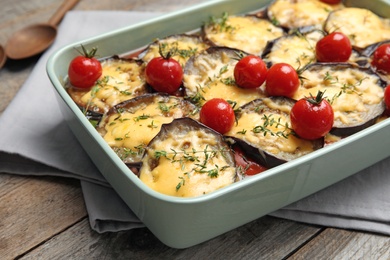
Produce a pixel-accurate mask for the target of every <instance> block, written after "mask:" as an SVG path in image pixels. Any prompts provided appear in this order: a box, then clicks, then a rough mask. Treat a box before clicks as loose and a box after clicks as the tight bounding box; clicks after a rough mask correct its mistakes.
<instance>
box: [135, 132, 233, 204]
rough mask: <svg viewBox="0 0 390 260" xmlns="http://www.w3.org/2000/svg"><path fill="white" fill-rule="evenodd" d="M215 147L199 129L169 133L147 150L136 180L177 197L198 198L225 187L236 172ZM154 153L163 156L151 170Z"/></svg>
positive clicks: (214, 140) (210, 135)
mask: <svg viewBox="0 0 390 260" xmlns="http://www.w3.org/2000/svg"><path fill="white" fill-rule="evenodd" d="M216 145H217V141H216V138H215V135H214V134H210V133H207V132H205V131H203V130H197V131H189V132H184V133H183V132H179V133H174V134H172V133H169V134H168V136H167V137H166V138H164V139H163V140H158V141H156V142H154V143H153V145H152V147H151V148H152V149H148V151H147V155H146V156H145V158H144V160H143V165H144V167H142V168H141V171H140V179H141V181H143V182H144V183H145V184H146V185H147V186H149V187H150V188H152V189H153V190H155V191H158V192H160V193H163V194H166V195H171V196H178V197H194V196H200V195H204V194H206V193H209V192H212V191H214V190H217V189H220V188H222V187H225V186H227V185H229V184H231V183H233V182H234V180H235V176H236V169H235V167H232V166H230V165H229V164H228V163H227V162H226V159H225V158H224V156H223V155H222V154H221V153H222V152H223V151H222V152H221V151H218V150H216V149H217V148H216ZM183 149H185V152H183ZM156 151H160V152H161V151H164V152H167V154H166V156H161V157H159V159H158V164H157V165H154V163H152V164H153V167H154V166H155V167H154V168H151V167H150V166H151V163H149V162H150V161H151V160H153V159H156V154H155V152H156ZM174 151H175V152H177V153H175V152H174ZM206 156H207V157H206ZM156 160H157V159H156Z"/></svg>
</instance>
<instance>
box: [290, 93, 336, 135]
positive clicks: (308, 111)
mask: <svg viewBox="0 0 390 260" xmlns="http://www.w3.org/2000/svg"><path fill="white" fill-rule="evenodd" d="M290 120H291V127H292V129H293V130H294V132H295V133H296V134H297V135H298V136H300V137H301V138H304V139H309V140H314V139H318V138H321V137H323V136H325V135H326V134H327V133H329V131H330V130H331V129H332V127H333V121H334V112H333V109H332V106H331V105H330V104H329V102H328V101H326V100H325V99H323V92H319V93H318V94H317V97H315V98H314V97H309V98H302V99H300V100H298V101H297V102H296V103H295V104H294V106H293V107H292V109H291V112H290Z"/></svg>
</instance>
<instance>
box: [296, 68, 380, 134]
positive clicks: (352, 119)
mask: <svg viewBox="0 0 390 260" xmlns="http://www.w3.org/2000/svg"><path fill="white" fill-rule="evenodd" d="M301 76H302V84H301V86H300V87H299V89H298V91H297V92H296V93H295V95H294V96H293V98H294V99H295V100H299V99H301V98H304V97H308V96H310V95H312V96H316V95H317V93H318V91H322V92H325V94H324V97H325V98H326V99H327V100H328V101H329V103H330V104H331V105H332V108H333V111H334V114H335V120H334V124H333V128H332V130H331V133H332V134H334V135H338V136H342V137H345V136H348V135H351V134H354V133H356V132H358V131H361V130H362V129H365V128H367V127H369V126H371V125H373V124H374V123H375V122H376V120H377V119H378V118H379V117H380V116H381V115H382V114H383V112H384V110H385V104H384V101H383V95H384V87H386V82H385V81H383V80H382V79H381V77H380V76H379V75H378V74H377V73H375V72H374V71H373V70H372V69H370V68H362V67H359V66H356V65H353V64H350V63H313V64H311V65H309V66H307V68H306V70H304V71H303V72H302V74H301Z"/></svg>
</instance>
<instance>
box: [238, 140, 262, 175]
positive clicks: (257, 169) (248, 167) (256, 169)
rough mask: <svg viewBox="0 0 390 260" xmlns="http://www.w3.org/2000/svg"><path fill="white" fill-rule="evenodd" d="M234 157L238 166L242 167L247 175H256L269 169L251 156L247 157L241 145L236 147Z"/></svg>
mask: <svg viewBox="0 0 390 260" xmlns="http://www.w3.org/2000/svg"><path fill="white" fill-rule="evenodd" d="M234 159H235V161H236V166H237V167H241V168H242V169H243V171H244V174H245V175H255V174H258V173H261V172H263V171H265V170H267V168H266V167H264V166H262V165H260V164H258V163H256V162H255V161H253V160H251V159H250V158H247V157H245V155H244V153H243V152H242V150H241V149H240V148H239V147H234Z"/></svg>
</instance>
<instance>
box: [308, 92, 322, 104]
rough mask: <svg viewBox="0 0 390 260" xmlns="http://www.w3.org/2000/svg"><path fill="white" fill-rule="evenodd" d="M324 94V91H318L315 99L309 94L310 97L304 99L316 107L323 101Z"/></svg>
mask: <svg viewBox="0 0 390 260" xmlns="http://www.w3.org/2000/svg"><path fill="white" fill-rule="evenodd" d="M324 94H325V90H324V91H321V90H318V93H317V95H316V96H315V97H314V96H313V95H312V94H311V93H310V97H308V98H306V99H307V102H309V103H310V104H312V105H315V106H318V105H320V103H321V101H322V100H323V99H324Z"/></svg>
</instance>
